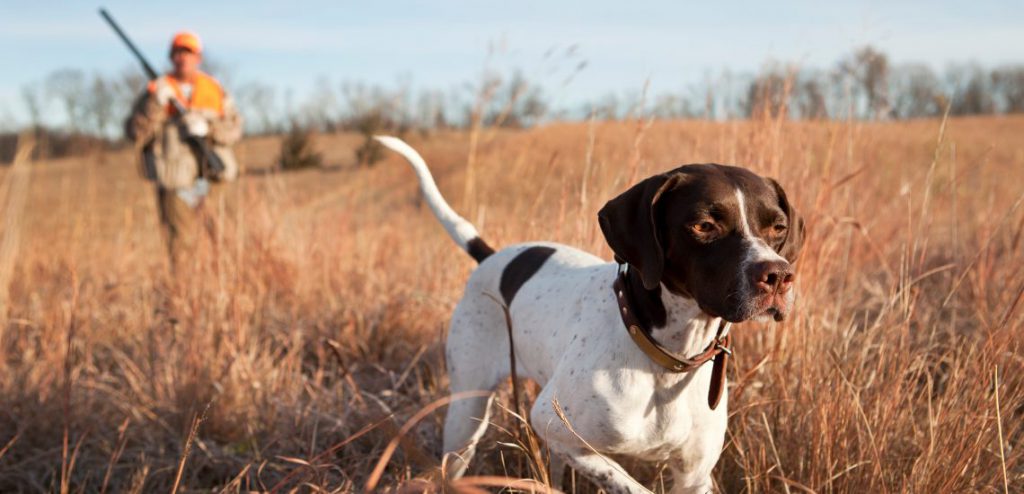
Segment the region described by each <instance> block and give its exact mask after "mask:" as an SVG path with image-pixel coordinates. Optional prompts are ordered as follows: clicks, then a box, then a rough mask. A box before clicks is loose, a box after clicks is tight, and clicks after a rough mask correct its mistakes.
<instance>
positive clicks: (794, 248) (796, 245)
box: [768, 178, 804, 264]
mask: <svg viewBox="0 0 1024 494" xmlns="http://www.w3.org/2000/svg"><path fill="white" fill-rule="evenodd" d="M768 183H770V184H771V185H772V188H774V189H775V194H776V195H777V196H779V207H780V208H782V211H783V212H785V213H786V218H787V220H788V221H789V228H788V229H787V230H786V238H784V239H783V240H782V245H780V246H779V255H781V256H782V257H785V258H786V260H787V261H789V262H790V264H792V263H795V262H796V259H797V257H799V256H800V249H801V248H802V247H803V245H804V219H803V218H801V217H800V215H799V214H798V213H797V212H796V209H793V205H792V204H790V203H789V198H787V197H786V191H785V190H783V189H782V186H781V185H779V183H778V182H776V181H775V179H771V178H769V179H768Z"/></svg>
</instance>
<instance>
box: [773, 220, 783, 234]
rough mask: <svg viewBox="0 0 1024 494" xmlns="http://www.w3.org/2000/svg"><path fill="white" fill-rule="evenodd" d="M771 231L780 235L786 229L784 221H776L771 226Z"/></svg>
mask: <svg viewBox="0 0 1024 494" xmlns="http://www.w3.org/2000/svg"><path fill="white" fill-rule="evenodd" d="M772 231H773V232H775V233H776V234H779V235H781V234H782V233H784V232H785V231H786V225H785V223H776V224H775V225H773V226H772Z"/></svg>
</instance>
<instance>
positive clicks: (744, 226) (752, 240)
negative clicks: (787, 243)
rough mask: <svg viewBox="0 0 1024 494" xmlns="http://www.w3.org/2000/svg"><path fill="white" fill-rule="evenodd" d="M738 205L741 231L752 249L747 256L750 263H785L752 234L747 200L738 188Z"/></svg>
mask: <svg viewBox="0 0 1024 494" xmlns="http://www.w3.org/2000/svg"><path fill="white" fill-rule="evenodd" d="M736 204H737V209H739V213H740V230H741V231H742V232H743V237H744V238H745V239H746V240H747V245H748V246H749V247H748V248H749V249H750V250H749V251H748V256H747V259H748V262H759V261H785V259H784V258H783V257H782V256H780V255H779V253H778V252H775V250H774V249H772V248H771V247H770V246H769V245H768V243H767V242H765V241H764V239H762V238H761V237H758V236H756V235H754V234H753V233H752V232H751V230H750V221H749V220H748V219H747V198H746V196H744V195H743V191H742V190H740V189H739V188H738V187H737V188H736Z"/></svg>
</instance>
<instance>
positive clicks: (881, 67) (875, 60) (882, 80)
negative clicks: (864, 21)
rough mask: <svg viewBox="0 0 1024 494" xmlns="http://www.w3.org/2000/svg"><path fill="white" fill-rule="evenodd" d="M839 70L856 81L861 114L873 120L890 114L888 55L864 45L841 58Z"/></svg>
mask: <svg viewBox="0 0 1024 494" xmlns="http://www.w3.org/2000/svg"><path fill="white" fill-rule="evenodd" d="M839 71H840V73H841V74H844V75H846V76H847V77H850V78H852V79H853V81H854V82H855V83H856V87H857V89H858V94H859V95H862V96H863V98H864V101H863V106H864V112H863V115H865V116H867V117H868V118H873V119H875V120H879V119H884V118H888V117H889V116H890V114H891V112H892V105H891V103H890V100H889V57H887V56H886V55H885V54H884V53H882V52H880V51H878V50H876V49H875V48H873V47H871V46H865V47H863V48H861V49H859V50H857V51H855V52H854V53H853V55H851V56H850V57H849V58H847V59H845V60H842V61H841V62H840V63H839ZM854 96H855V97H856V95H854ZM855 105H856V103H855Z"/></svg>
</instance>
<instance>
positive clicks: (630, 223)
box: [598, 164, 804, 322]
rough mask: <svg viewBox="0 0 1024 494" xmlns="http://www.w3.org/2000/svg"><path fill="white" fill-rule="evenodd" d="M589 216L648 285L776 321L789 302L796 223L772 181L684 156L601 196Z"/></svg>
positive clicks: (799, 237)
mask: <svg viewBox="0 0 1024 494" xmlns="http://www.w3.org/2000/svg"><path fill="white" fill-rule="evenodd" d="M598 220H599V222H600V225H601V231H602V232H603V233H604V236H605V239H606V240H607V241H608V245H609V246H610V247H611V249H612V251H613V252H614V253H615V257H616V258H617V259H618V260H619V261H620V262H627V263H629V264H630V265H631V266H632V267H633V268H635V269H637V270H638V271H639V273H640V276H641V279H642V280H643V284H644V287H645V288H647V289H648V290H653V289H655V288H657V287H658V286H659V285H664V287H665V288H666V289H668V290H669V291H670V292H672V293H674V294H676V295H680V296H684V297H688V298H692V299H693V300H695V301H696V303H697V304H698V306H699V307H700V308H701V310H703V311H704V312H705V313H707V314H709V315H712V316H715V317H721V318H723V319H725V320H727V321H730V322H740V321H745V320H748V319H751V318H755V317H762V316H771V317H773V318H774V319H775V320H776V321H781V320H782V319H784V318H785V317H786V315H787V314H788V313H789V311H790V309H791V307H792V303H793V290H792V286H793V281H794V279H795V276H796V274H795V272H794V270H793V264H794V263H795V262H796V259H797V256H798V254H799V252H800V247H801V245H802V243H803V230H804V225H803V220H802V219H801V218H800V217H799V215H797V213H796V211H795V210H794V209H793V207H792V205H791V204H790V203H789V200H788V199H787V197H786V193H785V191H784V190H783V189H782V187H781V186H780V185H779V184H778V182H776V181H775V180H772V179H770V178H763V177H760V176H758V175H756V174H754V173H753V172H751V171H749V170H746V169H744V168H739V167H735V166H723V165H715V164H707V165H686V166H682V167H679V168H677V169H675V170H672V171H670V172H667V173H663V174H660V175H655V176H653V177H650V178H648V179H646V180H644V181H642V182H640V183H638V184H636V185H634V186H633V187H632V188H630V189H629V190H627V191H626V192H623V193H622V194H621V195H619V196H618V197H616V198H614V199H612V200H611V201H608V203H607V204H605V206H604V208H602V209H601V211H600V212H599V213H598Z"/></svg>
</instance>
